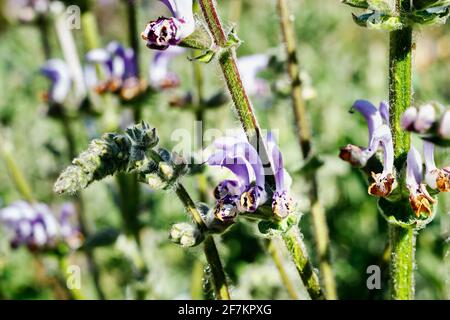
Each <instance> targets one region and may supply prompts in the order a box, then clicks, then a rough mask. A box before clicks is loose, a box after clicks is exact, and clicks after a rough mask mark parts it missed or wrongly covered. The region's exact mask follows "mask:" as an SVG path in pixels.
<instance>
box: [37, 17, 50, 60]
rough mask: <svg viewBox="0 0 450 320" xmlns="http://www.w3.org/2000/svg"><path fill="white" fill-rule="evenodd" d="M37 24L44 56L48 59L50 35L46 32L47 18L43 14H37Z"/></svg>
mask: <svg viewBox="0 0 450 320" xmlns="http://www.w3.org/2000/svg"><path fill="white" fill-rule="evenodd" d="M37 26H38V29H39V32H40V34H41V43H42V48H43V51H44V58H45V60H48V59H50V58H51V47H50V37H49V32H48V19H47V16H45V15H39V17H38V19H37Z"/></svg>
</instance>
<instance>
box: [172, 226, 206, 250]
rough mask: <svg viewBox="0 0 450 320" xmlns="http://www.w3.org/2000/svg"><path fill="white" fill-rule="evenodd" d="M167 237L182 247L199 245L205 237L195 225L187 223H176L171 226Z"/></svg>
mask: <svg viewBox="0 0 450 320" xmlns="http://www.w3.org/2000/svg"><path fill="white" fill-rule="evenodd" d="M169 239H170V240H171V241H172V242H174V243H176V244H179V245H181V246H183V247H194V246H196V245H199V244H200V243H201V242H202V241H203V240H204V239H205V237H204V235H203V233H202V232H200V230H199V229H198V228H197V227H196V226H194V225H192V224H189V223H177V224H174V225H173V226H172V229H171V230H170V233H169Z"/></svg>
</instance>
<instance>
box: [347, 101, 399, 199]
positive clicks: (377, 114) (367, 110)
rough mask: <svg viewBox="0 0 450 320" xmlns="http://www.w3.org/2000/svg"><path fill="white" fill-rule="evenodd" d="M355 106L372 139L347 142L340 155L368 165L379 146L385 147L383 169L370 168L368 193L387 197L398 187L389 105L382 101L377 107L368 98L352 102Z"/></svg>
mask: <svg viewBox="0 0 450 320" xmlns="http://www.w3.org/2000/svg"><path fill="white" fill-rule="evenodd" d="M353 110H356V111H358V112H359V113H361V114H362V115H363V116H364V118H365V120H366V122H367V127H368V131H369V142H368V146H367V147H359V146H355V145H351V144H349V145H347V146H345V147H343V148H341V152H340V155H339V156H340V158H341V159H343V160H344V161H347V162H349V163H350V164H352V165H353V166H356V167H365V166H366V165H367V162H368V160H369V159H370V158H372V157H373V156H374V155H375V154H376V153H377V151H378V149H379V148H381V149H382V150H383V154H384V160H383V171H382V172H380V173H375V172H371V175H372V179H373V183H371V184H370V186H369V194H371V195H374V196H378V197H388V196H389V195H390V194H391V192H392V190H393V189H394V187H395V173H394V146H393V143H392V134H391V129H390V127H389V106H388V104H387V103H384V102H382V103H380V107H379V108H376V107H375V106H374V105H373V104H371V103H370V102H369V101H365V100H357V101H356V102H355V103H354V104H353Z"/></svg>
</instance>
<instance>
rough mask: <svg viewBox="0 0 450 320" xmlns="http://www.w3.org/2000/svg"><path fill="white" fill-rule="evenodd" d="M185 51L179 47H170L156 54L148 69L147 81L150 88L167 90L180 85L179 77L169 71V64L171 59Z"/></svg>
mask: <svg viewBox="0 0 450 320" xmlns="http://www.w3.org/2000/svg"><path fill="white" fill-rule="evenodd" d="M185 51H186V49H184V48H181V47H170V48H168V49H167V50H165V51H158V52H156V54H155V55H154V57H153V60H152V61H151V63H150V68H149V79H150V85H151V86H152V88H154V89H169V88H174V87H177V86H178V85H179V84H180V79H179V77H178V76H177V75H176V74H175V73H173V72H170V71H169V64H170V62H171V61H172V59H173V58H175V57H177V56H179V55H180V54H182V53H183V52H185Z"/></svg>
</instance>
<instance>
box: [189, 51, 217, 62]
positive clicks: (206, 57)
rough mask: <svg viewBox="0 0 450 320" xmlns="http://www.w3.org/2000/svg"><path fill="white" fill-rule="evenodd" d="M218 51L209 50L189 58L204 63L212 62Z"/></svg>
mask: <svg viewBox="0 0 450 320" xmlns="http://www.w3.org/2000/svg"><path fill="white" fill-rule="evenodd" d="M215 55H216V52H215V51H213V50H207V51H205V52H204V53H202V54H201V55H199V56H197V57H195V58H189V60H190V61H198V62H203V63H210V62H211V60H212V59H214V57H215Z"/></svg>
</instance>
